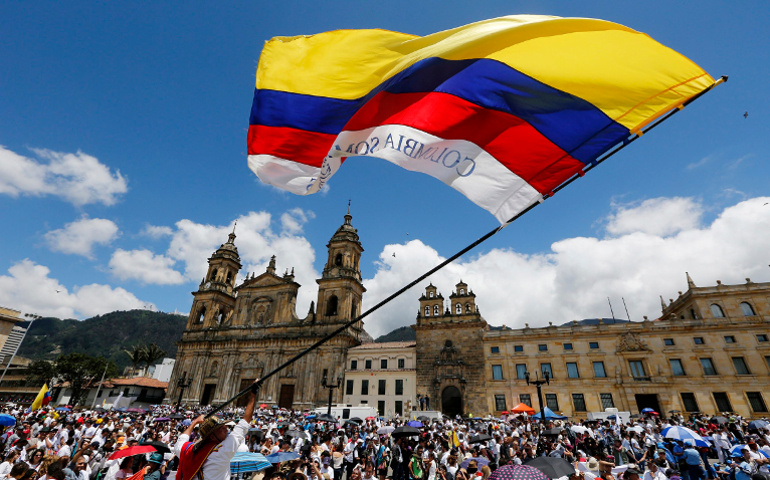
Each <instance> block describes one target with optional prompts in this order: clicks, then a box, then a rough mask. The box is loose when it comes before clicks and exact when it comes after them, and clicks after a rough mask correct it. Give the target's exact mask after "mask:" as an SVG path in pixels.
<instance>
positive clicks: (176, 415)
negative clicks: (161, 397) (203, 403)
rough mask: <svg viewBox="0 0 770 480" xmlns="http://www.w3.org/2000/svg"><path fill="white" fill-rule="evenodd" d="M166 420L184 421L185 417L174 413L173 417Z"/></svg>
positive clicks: (170, 416)
mask: <svg viewBox="0 0 770 480" xmlns="http://www.w3.org/2000/svg"><path fill="white" fill-rule="evenodd" d="M168 418H170V419H171V420H184V419H185V418H186V417H185V416H184V415H182V414H181V413H174V414H173V415H169V416H168Z"/></svg>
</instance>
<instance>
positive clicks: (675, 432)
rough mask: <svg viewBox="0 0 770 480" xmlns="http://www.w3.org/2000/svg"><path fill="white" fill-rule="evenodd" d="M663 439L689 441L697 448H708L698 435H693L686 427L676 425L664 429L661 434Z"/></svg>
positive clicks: (707, 444)
mask: <svg viewBox="0 0 770 480" xmlns="http://www.w3.org/2000/svg"><path fill="white" fill-rule="evenodd" d="M660 433H661V434H663V437H664V438H671V439H673V440H681V441H683V442H684V441H686V440H691V441H692V442H694V443H695V445H697V446H699V447H708V446H709V443H708V442H707V441H706V440H705V439H704V438H703V437H701V436H700V435H698V434H697V433H695V432H694V431H692V430H690V429H689V428H686V427H680V426H678V425H676V426H673V427H668V428H664V429H663V431H662V432H660Z"/></svg>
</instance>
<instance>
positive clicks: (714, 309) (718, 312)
mask: <svg viewBox="0 0 770 480" xmlns="http://www.w3.org/2000/svg"><path fill="white" fill-rule="evenodd" d="M711 315H713V316H714V318H725V312H724V311H723V310H722V307H720V306H719V305H717V304H716V303H712V304H711Z"/></svg>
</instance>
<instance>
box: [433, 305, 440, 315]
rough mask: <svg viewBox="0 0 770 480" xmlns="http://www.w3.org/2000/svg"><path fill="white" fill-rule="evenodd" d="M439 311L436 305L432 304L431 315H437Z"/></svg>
mask: <svg viewBox="0 0 770 480" xmlns="http://www.w3.org/2000/svg"><path fill="white" fill-rule="evenodd" d="M439 313H441V311H440V310H439V309H438V305H433V315H434V316H438V314H439Z"/></svg>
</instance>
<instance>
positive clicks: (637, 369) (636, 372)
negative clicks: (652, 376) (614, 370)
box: [628, 360, 649, 380]
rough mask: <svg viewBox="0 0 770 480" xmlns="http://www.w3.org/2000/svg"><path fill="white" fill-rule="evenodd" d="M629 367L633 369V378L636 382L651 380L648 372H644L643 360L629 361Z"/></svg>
mask: <svg viewBox="0 0 770 480" xmlns="http://www.w3.org/2000/svg"><path fill="white" fill-rule="evenodd" d="M628 366H629V367H630V368H631V376H632V377H634V379H635V380H649V377H648V376H647V372H646V371H645V370H644V363H643V362H642V361H641V360H629V361H628Z"/></svg>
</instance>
